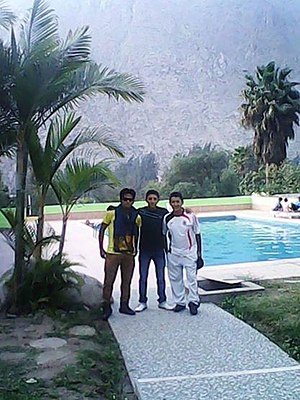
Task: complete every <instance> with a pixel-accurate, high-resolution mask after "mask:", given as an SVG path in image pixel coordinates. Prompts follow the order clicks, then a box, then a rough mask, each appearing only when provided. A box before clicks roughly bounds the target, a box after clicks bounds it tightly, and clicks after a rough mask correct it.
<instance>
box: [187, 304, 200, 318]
mask: <svg viewBox="0 0 300 400" xmlns="http://www.w3.org/2000/svg"><path fill="white" fill-rule="evenodd" d="M198 307H199V305H198V304H195V303H192V302H190V303H189V309H190V313H191V315H197V314H198Z"/></svg>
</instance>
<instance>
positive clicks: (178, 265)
mask: <svg viewBox="0 0 300 400" xmlns="http://www.w3.org/2000/svg"><path fill="white" fill-rule="evenodd" d="M167 261H168V262H167V267H168V274H169V279H170V284H171V289H172V294H173V299H174V302H175V303H176V304H179V305H182V306H185V305H186V301H185V286H184V281H183V269H184V268H185V270H186V278H187V283H188V289H189V293H188V296H187V297H188V298H187V300H188V303H190V302H192V303H195V304H199V295H198V284H197V266H196V261H193V260H190V259H189V258H187V257H181V256H176V255H174V254H170V253H168V255H167Z"/></svg>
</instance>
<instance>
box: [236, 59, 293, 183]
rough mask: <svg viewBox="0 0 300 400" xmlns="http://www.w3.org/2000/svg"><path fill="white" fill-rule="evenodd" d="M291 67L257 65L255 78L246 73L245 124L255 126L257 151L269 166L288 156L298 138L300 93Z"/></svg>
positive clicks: (270, 64)
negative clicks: (296, 87) (291, 78)
mask: <svg viewBox="0 0 300 400" xmlns="http://www.w3.org/2000/svg"><path fill="white" fill-rule="evenodd" d="M291 72H292V70H291V69H289V68H284V69H280V68H278V67H276V65H275V62H273V61H272V62H270V63H269V64H267V65H266V66H262V67H257V69H256V74H255V77H253V76H251V75H246V86H247V87H246V89H244V90H243V92H242V95H243V97H244V103H243V104H242V106H241V109H242V124H243V125H244V127H246V128H251V129H254V139H253V150H254V153H255V155H256V157H257V159H258V160H259V161H260V162H262V163H263V164H264V165H265V166H266V177H267V173H268V166H269V165H270V164H276V165H279V164H281V163H282V162H283V161H284V160H285V159H286V152H287V146H288V142H289V140H292V139H294V137H295V133H294V124H296V125H299V116H298V114H299V112H300V93H299V91H298V90H297V89H295V86H297V85H298V82H290V81H289V80H288V76H289V75H290V73H291Z"/></svg>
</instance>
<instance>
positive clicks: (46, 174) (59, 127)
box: [28, 112, 123, 258]
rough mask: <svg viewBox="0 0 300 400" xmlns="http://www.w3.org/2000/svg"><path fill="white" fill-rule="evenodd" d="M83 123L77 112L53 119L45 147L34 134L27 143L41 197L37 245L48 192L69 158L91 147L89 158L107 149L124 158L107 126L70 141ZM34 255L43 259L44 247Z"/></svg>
mask: <svg viewBox="0 0 300 400" xmlns="http://www.w3.org/2000/svg"><path fill="white" fill-rule="evenodd" d="M80 120H81V117H76V115H75V113H74V112H70V113H63V115H58V116H57V117H56V118H53V119H52V120H51V123H50V125H49V129H48V132H47V135H46V140H45V144H44V145H42V144H41V141H40V140H39V138H38V137H37V136H36V135H32V136H31V137H30V138H29V140H28V149H29V155H30V160H31V164H32V169H33V173H34V177H35V182H36V189H37V197H38V224H37V242H39V243H42V239H43V229H44V207H45V201H46V196H47V193H48V189H49V187H50V184H51V182H52V180H53V178H54V177H55V174H56V173H57V172H58V171H59V169H60V168H61V166H62V164H63V163H65V161H66V160H67V159H68V157H69V156H70V155H71V154H74V152H78V150H80V149H85V148H86V146H89V148H90V151H89V154H88V158H89V159H91V157H93V156H94V155H95V154H94V153H95V152H99V147H100V148H101V147H104V148H106V149H107V150H109V151H110V152H111V153H113V154H115V155H117V156H119V157H122V156H123V154H122V152H121V150H120V149H119V148H118V146H116V145H115V144H114V143H113V141H112V140H111V139H110V138H109V137H108V134H109V133H110V132H109V130H108V129H106V128H105V127H102V128H96V129H92V128H83V129H80V130H78V131H77V132H76V134H75V137H73V139H70V135H71V134H72V133H74V132H73V131H74V129H75V128H76V127H78V124H79V122H80ZM91 145H92V146H93V147H92V148H91V147H90V146H91ZM85 155H86V154H85ZM35 255H36V256H37V257H38V258H40V256H41V246H38V247H37V251H36V254H35Z"/></svg>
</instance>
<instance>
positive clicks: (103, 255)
mask: <svg viewBox="0 0 300 400" xmlns="http://www.w3.org/2000/svg"><path fill="white" fill-rule="evenodd" d="M100 257H101V258H104V259H105V258H106V251H105V250H104V249H100Z"/></svg>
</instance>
